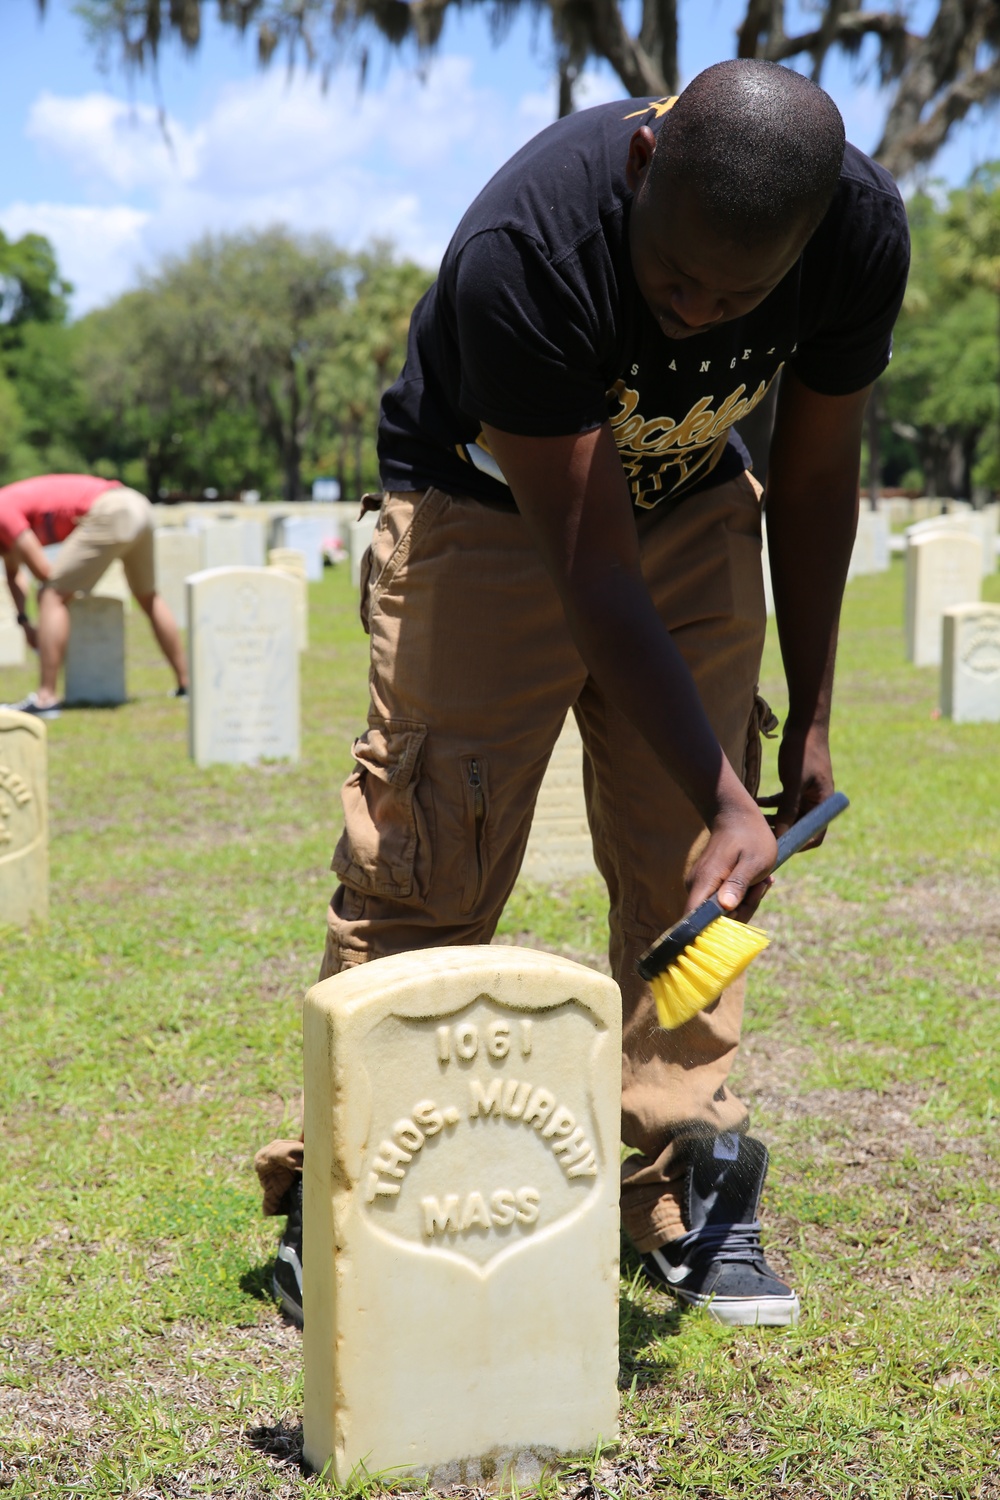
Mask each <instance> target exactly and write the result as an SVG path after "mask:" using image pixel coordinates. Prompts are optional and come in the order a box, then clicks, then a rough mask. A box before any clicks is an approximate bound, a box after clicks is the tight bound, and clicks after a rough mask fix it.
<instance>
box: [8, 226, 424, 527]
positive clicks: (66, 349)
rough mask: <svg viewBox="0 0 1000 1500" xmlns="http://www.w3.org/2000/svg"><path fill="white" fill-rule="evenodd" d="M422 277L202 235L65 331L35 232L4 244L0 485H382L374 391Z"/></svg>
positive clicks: (302, 246) (401, 346)
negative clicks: (25, 481) (80, 480)
mask: <svg viewBox="0 0 1000 1500" xmlns="http://www.w3.org/2000/svg"><path fill="white" fill-rule="evenodd" d="M432 279H433V276H432V273H430V272H428V271H426V270H424V269H423V268H422V267H420V266H417V265H415V264H414V263H413V262H411V261H407V260H405V259H400V258H399V257H397V256H396V255H395V254H394V253H393V251H392V249H391V247H389V246H388V245H386V244H379V243H376V244H372V245H370V246H369V247H368V248H367V249H365V250H363V251H361V252H359V253H350V252H348V251H346V250H344V249H342V248H341V247H339V246H338V245H337V244H335V243H334V242H333V241H332V240H331V239H329V238H328V237H326V236H324V235H311V236H303V235H296V234H292V233H290V232H289V231H287V230H285V229H281V228H273V229H269V230H265V231H263V232H258V231H250V232H246V233H242V234H232V235H220V236H214V237H213V236H209V237H206V238H204V239H202V240H201V241H199V242H198V243H197V244H195V245H194V246H193V247H192V248H191V249H190V250H188V251H187V252H186V253H185V254H184V255H181V256H175V257H170V258H167V259H165V260H164V261H163V262H162V263H161V265H160V266H159V268H158V270H157V271H156V272H155V273H153V274H151V275H149V276H146V277H144V278H143V279H142V281H141V282H140V284H139V286H138V287H137V288H136V289H135V290H133V291H129V292H126V293H125V294H124V295H123V296H120V297H118V298H116V299H115V300H114V301H113V302H111V303H110V304H109V305H108V306H107V307H104V308H101V309H99V310H97V311H94V312H91V313H88V314H87V315H86V316H85V317H82V318H80V319H78V320H77V321H75V322H70V321H69V319H68V316H67V297H68V295H69V293H70V291H71V288H70V287H69V286H68V284H67V283H66V282H65V281H64V280H63V279H62V277H61V276H60V274H59V269H58V266H57V264H56V259H55V255H54V254H53V251H52V247H51V246H50V245H49V243H48V241H46V240H45V239H44V238H43V237H42V236H40V235H25V236H24V237H23V238H22V239H20V240H16V241H11V240H8V239H6V238H4V236H3V235H2V234H0V482H3V483H7V482H10V481H11V480H12V479H17V478H23V477H26V476H28V475H30V474H37V473H45V472H57V471H73V470H86V471H90V472H96V473H103V474H107V476H108V477H109V478H111V477H114V478H121V479H124V480H125V481H126V482H127V483H129V484H131V485H133V486H135V487H136V488H137V489H140V490H142V491H143V492H144V493H146V494H149V495H151V496H154V497H155V496H168V495H171V494H184V495H200V494H203V493H204V491H205V490H206V489H211V490H216V491H218V492H219V493H220V494H224V495H231V494H236V493H238V492H240V491H245V490H258V491H260V492H261V493H263V494H265V495H269V496H278V495H280V496H282V497H284V498H287V499H293V498H297V497H300V496H302V495H303V493H306V492H307V491H308V486H309V484H310V482H311V480H312V479H313V478H315V477H319V476H324V477H334V478H337V479H339V480H340V483H341V486H342V491H343V493H344V494H345V495H354V494H358V493H361V492H362V491H363V490H364V489H365V488H375V487H377V483H378V475H377V462H376V456H375V429H376V422H377V412H378V404H379V401H380V399H381V396H382V392H383V391H384V390H385V388H386V386H387V385H388V384H390V382H391V381H392V380H393V379H394V378H395V375H396V373H397V372H398V370H399V368H400V367H401V365H402V362H403V357H404V354H405V348H406V335H407V331H408V328H409V319H410V313H411V311H412V309H413V307H414V305H415V303H416V302H417V300H418V299H419V297H420V296H421V295H422V294H423V292H424V291H425V290H426V288H427V287H428V286H429V284H430V282H431V280H432Z"/></svg>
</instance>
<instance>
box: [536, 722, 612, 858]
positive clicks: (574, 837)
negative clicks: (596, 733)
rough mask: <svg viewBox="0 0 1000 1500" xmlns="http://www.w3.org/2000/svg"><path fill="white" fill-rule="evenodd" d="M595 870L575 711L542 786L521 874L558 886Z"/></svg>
mask: <svg viewBox="0 0 1000 1500" xmlns="http://www.w3.org/2000/svg"><path fill="white" fill-rule="evenodd" d="M596 871H597V866H596V865H595V864H594V845H593V841H592V839H591V837H590V824H589V823H588V822H587V804H586V801H585V800H584V795H583V741H582V740H581V739H580V731H579V729H578V728H577V724H576V719H575V718H574V717H573V715H572V714H571V713H570V714H567V715H566V722H565V723H564V724H563V727H562V730H561V732H560V735H559V738H558V739H557V740H556V744H555V749H554V750H553V751H552V756H551V759H550V760H549V764H548V767H547V769H546V772H545V777H544V779H543V781H542V785H541V787H540V788H539V792H538V800H537V801H536V803H535V812H534V817H533V818H532V821H531V833H530V834H529V835H528V847H527V848H526V849H525V851H524V859H523V860H522V862H521V874H522V875H524V876H525V877H526V878H527V879H528V880H537V881H539V882H540V883H542V884H544V885H553V884H556V883H559V882H562V881H564V880H578V879H579V878H580V877H581V876H584V875H594V874H596Z"/></svg>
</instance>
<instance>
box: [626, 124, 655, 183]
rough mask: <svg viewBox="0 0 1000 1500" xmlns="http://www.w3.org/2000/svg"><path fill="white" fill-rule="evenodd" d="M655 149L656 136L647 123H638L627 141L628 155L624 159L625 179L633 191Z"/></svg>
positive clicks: (644, 172) (644, 173) (643, 174)
mask: <svg viewBox="0 0 1000 1500" xmlns="http://www.w3.org/2000/svg"><path fill="white" fill-rule="evenodd" d="M655 150H656V136H655V135H654V134H653V132H652V131H651V130H650V128H649V126H648V125H640V126H639V129H638V130H636V131H635V132H634V133H633V135H632V139H631V140H630V141H629V143H628V157H627V158H626V161H625V181H626V182H627V183H628V185H629V188H630V189H631V191H632V192H633V193H634V192H635V191H636V189H637V188H638V186H639V184H640V182H641V181H642V179H643V177H644V176H645V175H646V170H647V168H648V167H649V164H650V162H651V161H652V159H653V152H654V151H655Z"/></svg>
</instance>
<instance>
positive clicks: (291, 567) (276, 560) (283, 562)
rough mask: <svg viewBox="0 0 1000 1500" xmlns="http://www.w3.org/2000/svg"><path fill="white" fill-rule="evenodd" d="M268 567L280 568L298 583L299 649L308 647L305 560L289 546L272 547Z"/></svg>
mask: <svg viewBox="0 0 1000 1500" xmlns="http://www.w3.org/2000/svg"><path fill="white" fill-rule="evenodd" d="M267 565H268V567H269V568H280V570H281V572H282V573H287V574H288V576H289V578H294V579H295V582H296V583H297V584H298V602H297V605H296V611H297V613H296V618H297V619H298V622H299V650H300V651H306V650H308V647H309V581H308V579H307V578H306V560H305V557H304V556H303V555H302V553H301V552H296V551H295V550H294V549H293V548H291V547H272V548H271V550H270V551H269V552H268V554H267Z"/></svg>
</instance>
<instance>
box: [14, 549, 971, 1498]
mask: <svg viewBox="0 0 1000 1500" xmlns="http://www.w3.org/2000/svg"><path fill="white" fill-rule="evenodd" d="M997 585H998V580H997V578H996V577H993V578H990V579H987V580H986V592H987V597H990V598H994V599H996V598H998V597H1000V589H998V587H997ZM310 603H311V612H310V641H311V645H310V649H309V651H308V652H307V653H306V654H305V656H304V659H303V679H302V707H303V758H302V762H301V764H300V765H298V766H295V767H282V766H277V765H263V766H260V767H257V768H246V767H244V768H237V767H214V768H211V769H207V770H202V771H199V770H197V769H196V768H195V767H193V766H192V764H191V763H190V761H189V760H188V758H187V749H186V709H185V705H184V704H183V703H178V702H176V701H173V700H170V699H169V698H168V697H167V690H168V688H169V682H168V681H167V678H166V673H165V669H164V668H163V666H162V663H161V662H160V661H159V658H158V657H157V655H156V653H155V648H154V647H153V646H152V644H151V641H150V639H149V632H148V628H147V627H146V625H145V621H144V620H143V619H142V618H141V616H140V615H139V614H138V612H133V615H132V616H131V618H130V620H129V624H128V632H129V646H128V649H129V661H128V674H129V676H128V681H129V688H130V692H131V693H132V695H133V696H132V699H131V701H130V702H129V703H128V704H127V705H126V706H125V707H123V708H121V709H118V710H116V711H114V712H113V713H110V712H106V711H100V710H95V711H93V712H91V711H85V712H83V711H81V712H74V713H67V714H65V715H64V716H63V718H62V719H61V720H59V721H58V722H56V723H54V724H53V725H52V726H51V730H50V733H49V750H50V790H51V803H52V823H53V845H52V851H53V860H52V869H53V891H52V896H53V900H52V911H53V919H52V923H51V926H50V927H49V929H48V930H47V932H46V933H45V934H44V936H42V935H38V934H33V935H23V934H19V933H11V932H4V933H3V934H2V936H0V948H2V952H3V964H2V968H0V1035H2V1038H3V1063H4V1065H3V1068H2V1070H0V1153H2V1158H3V1162H4V1171H3V1173H2V1174H0V1493H3V1494H4V1495H5V1496H6V1495H9V1496H11V1497H12V1500H14V1497H16V1500H22V1497H23V1500H29V1497H30V1500H37V1497H39V1496H48V1495H70V1496H76V1495H80V1496H83V1495H87V1496H97V1497H105V1496H107V1497H112V1496H121V1497H126V1496H127V1497H130V1500H154V1497H156V1500H158V1497H167V1496H170V1497H187V1496H200V1495H205V1494H212V1495H225V1496H227V1497H229V1500H263V1497H269V1500H270V1497H278V1500H299V1497H304V1496H319V1495H321V1494H326V1493H329V1491H328V1489H327V1487H326V1486H325V1485H322V1484H321V1483H320V1482H319V1481H317V1480H315V1479H304V1478H303V1477H302V1474H301V1472H300V1469H299V1455H300V1452H301V1435H302V1427H301V1423H302V1385H301V1345H300V1340H299V1335H298V1332H297V1331H296V1330H295V1329H294V1328H292V1327H290V1325H288V1324H287V1323H285V1322H284V1320H283V1319H282V1318H281V1317H280V1315H279V1314H278V1313H277V1312H276V1310H275V1308H274V1305H273V1303H272V1301H271V1299H270V1296H269V1292H268V1279H269V1268H270V1265H271V1261H272V1259H273V1255H274V1248H275V1243H276V1239H277V1233H278V1229H279V1227H280V1224H279V1222H277V1221H274V1220H271V1221H262V1220H261V1218H260V1217H259V1212H260V1203H259V1194H258V1190H257V1185H256V1181H255V1178H254V1174H253V1170H252V1155H253V1152H254V1150H255V1149H256V1147H257V1146H259V1145H260V1144H262V1143H263V1142H264V1141H266V1140H268V1139H270V1138H271V1137H272V1136H275V1135H278V1134H282V1135H286V1134H291V1133H292V1131H293V1130H294V1129H295V1128H296V1126H297V1122H298V1106H299V1096H300V1089H301V1036H300V1029H299V1010H300V1004H301V997H302V995H303V993H304V991H305V989H306V988H307V987H308V985H310V984H311V983H312V982H313V981H314V979H315V976H316V971H317V966H318V961H319V956H320V952H321V949H322V944H323V937H324V925H325V924H324V913H325V905H326V901H327V898H328V896H329V891H330V882H331V876H330V874H329V869H328V866H329V860H330V853H331V850H332V848H333V844H334V842H335V840H336V837H337V834H338V831H339V829H338V823H339V816H340V814H339V798H338V787H339V783H340V781H341V779H342V778H343V776H344V775H346V773H347V771H348V770H349V768H350V751H349V746H350V742H351V739H352V738H353V736H354V735H355V734H357V733H358V732H359V730H360V729H361V728H363V726H364V724H365V721H366V712H367V707H368V687H367V682H368V678H367V642H366V639H365V637H364V635H363V633H362V631H361V628H360V626H359V625H358V623H357V614H356V600H355V598H354V597H353V593H352V590H351V588H350V584H349V580H348V579H347V577H346V574H345V572H344V571H342V570H339V569H338V570H337V571H336V572H335V573H330V572H328V573H327V575H326V577H325V578H324V580H323V582H322V583H321V584H314V585H311V587H310ZM902 619H903V588H902V569H901V567H900V565H899V564H898V563H895V564H894V567H893V571H892V573H891V574H889V575H886V576H883V577H878V578H862V579H858V580H855V581H854V582H852V583H851V584H850V585H849V586H848V590H847V597H846V604H845V610H844V619H843V625H842V630H841V648H840V671H839V676H838V697H837V704H838V708H837V714H836V716H835V719H834V731H833V735H834V738H833V753H834V763H835V767H836V770H837V779H838V783H839V785H841V786H843V787H844V789H845V790H846V791H847V792H848V793H849V794H850V796H851V798H852V804H853V805H852V812H851V818H850V820H849V822H848V820H846V819H845V820H844V821H843V825H842V826H839V827H838V828H837V830H836V837H835V838H833V837H831V838H830V839H828V840H827V842H826V844H825V845H824V846H823V848H822V849H820V850H817V851H814V852H811V853H808V854H803V855H802V856H800V857H799V858H798V859H797V860H796V861H795V862H794V865H793V866H792V867H791V868H790V869H789V870H788V871H787V872H782V874H781V876H780V878H779V880H778V881H777V883H776V886H775V889H774V890H773V891H772V892H771V893H770V894H769V896H768V897H767V899H766V901H765V903H764V906H763V907H762V917H765V919H766V925H767V928H768V931H769V932H770V935H771V939H772V942H771V946H770V948H769V949H768V951H767V952H766V953H764V954H762V955H761V957H760V959H759V960H757V962H756V963H755V964H754V965H753V967H752V969H751V970H750V975H749V984H748V998H747V1008H746V1023H745V1039H744V1045H743V1047H742V1048H741V1052H740V1059H739V1061H738V1064H737V1070H736V1072H735V1074H734V1077H733V1087H734V1088H735V1089H736V1090H737V1092H738V1093H739V1095H740V1096H741V1097H742V1098H743V1099H745V1100H746V1102H747V1103H748V1104H749V1106H750V1108H751V1110H752V1114H753V1126H754V1129H755V1131H756V1133H757V1134H759V1135H760V1136H762V1137H763V1138H764V1139H765V1140H766V1142H767V1144H768V1146H769V1148H770V1150H771V1157H772V1160H771V1170H770V1175H769V1177H768V1183H767V1188H766V1193H765V1198H764V1203H763V1219H764V1224H765V1244H766V1247H767V1253H768V1257H769V1259H770V1260H771V1262H772V1264H773V1265H774V1266H775V1269H776V1270H777V1271H778V1272H779V1274H782V1275H787V1276H788V1277H790V1278H791V1280H792V1281H793V1282H794V1284H795V1286H796V1288H797V1290H798V1292H799V1294H800V1297H801V1299H802V1304H803V1318H802V1322H801V1324H800V1325H799V1327H798V1328H796V1329H792V1330H787V1331H780V1330H766V1329H762V1330H754V1329H744V1330H726V1329H722V1328H719V1327H717V1326H716V1325H714V1324H712V1323H711V1322H710V1321H709V1320H708V1319H706V1318H704V1317H702V1316H698V1315H694V1316H688V1315H683V1316H682V1315H680V1314H679V1313H678V1312H677V1310H676V1308H675V1307H674V1305H673V1303H672V1302H671V1300H670V1298H669V1297H668V1296H667V1295H666V1294H664V1293H661V1292H659V1291H655V1290H652V1289H650V1288H648V1287H646V1286H645V1285H644V1284H643V1281H642V1279H641V1277H640V1276H639V1275H638V1274H637V1271H638V1267H637V1265H636V1263H635V1261H634V1259H633V1258H632V1256H631V1254H630V1252H628V1251H626V1253H625V1256H624V1259H623V1268H622V1269H623V1276H622V1283H621V1291H622V1298H621V1381H620V1388H621V1412H622V1431H621V1438H620V1441H619V1442H618V1443H616V1444H613V1445H601V1446H600V1447H598V1448H595V1451H594V1452H593V1453H592V1454H590V1455H588V1456H587V1458H586V1461H585V1462H583V1461H581V1462H580V1463H577V1464H573V1463H570V1464H567V1465H566V1467H565V1468H564V1469H563V1470H562V1471H561V1472H560V1473H558V1474H556V1475H554V1476H552V1478H551V1480H550V1481H549V1482H548V1483H547V1485H546V1489H547V1491H548V1493H550V1494H552V1495H559V1496H564V1497H580V1500H597V1497H606V1496H610V1497H617V1496H620V1497H622V1500H640V1497H643V1500H645V1497H664V1500H675V1497H691V1500H731V1497H738V1500H742V1497H751V1496H752V1497H754V1500H790V1497H795V1500H820V1497H824V1500H825V1497H829V1500H844V1497H848V1496H854V1497H859V1500H860V1497H864V1500H959V1497H961V1500H1000V1478H998V1468H1000V1466H998V1463H997V1456H996V1391H997V1386H998V1376H1000V1355H998V1345H997V1326H998V1322H1000V1297H998V1286H1000V1276H998V1270H1000V1230H998V1223H1000V1213H998V1208H1000V1165H998V1160H997V1152H996V1150H995V1136H996V1099H997V1098H998V1097H1000V1078H998V1066H1000V1006H998V1005H997V1003H996V1002H997V973H998V972H1000V894H998V887H997V880H996V870H997V867H998V862H1000V820H998V819H997V818H996V816H995V807H996V732H995V727H993V726H990V725H954V724H950V723H949V722H948V721H946V720H938V719H935V718H934V717H933V711H934V709H935V708H936V703H937V676H936V673H935V672H933V671H930V670H915V669H913V668H911V667H908V666H907V665H906V664H905V663H904V661H903V649H902ZM33 677H34V669H31V670H25V671H20V670H7V669H0V696H2V697H3V698H5V699H14V698H18V697H21V696H23V694H24V693H25V692H27V691H28V690H29V688H30V687H32V686H33ZM761 687H762V691H763V692H764V694H765V696H766V697H768V698H769V699H770V700H771V701H772V703H774V705H775V707H776V708H777V709H778V710H779V712H780V709H781V690H780V678H779V672H778V662H777V655H776V651H775V650H774V648H773V646H771V645H769V647H768V652H767V657H766V660H765V666H764V672H763V676H762V683H761ZM773 789H774V780H773V767H768V768H766V770H765V790H767V791H773ZM606 932H607V924H606V901H605V897H604V895H603V891H602V889H601V887H600V883H599V882H598V881H597V879H596V878H595V879H593V880H591V881H584V882H580V883H579V884H578V885H574V886H573V887H572V888H571V889H568V890H565V891H558V890H557V891H552V890H542V889H540V888H538V887H529V886H526V885H520V886H518V887H517V889H516V890H515V891H514V893H513V896H512V898H511V900H510V902H509V903H508V907H507V911H506V913H505V915H504V918H503V922H502V924H501V929H500V932H499V934H498V940H499V941H501V942H522V943H527V944H530V945H531V946H533V947H550V948H553V949H555V950H558V951H561V952H564V953H566V954H567V955H568V956H570V957H573V958H577V959H579V960H581V961H583V962H585V963H592V964H595V965H596V966H597V967H602V968H605V969H606V966H607V961H606V957H605V954H604V945H605V941H606ZM404 1489H405V1490H413V1489H417V1490H419V1489H420V1486H419V1485H408V1486H403V1485H399V1484H393V1483H392V1481H391V1480H390V1478H389V1477H388V1476H383V1478H382V1479H379V1478H378V1477H373V1476H359V1477H358V1482H357V1484H356V1485H355V1486H354V1492H355V1493H357V1494H359V1495H360V1494H368V1495H373V1496H374V1495H378V1494H381V1493H383V1492H385V1491H401V1490H404ZM466 1493H467V1494H468V1495H470V1496H471V1495H472V1494H473V1493H475V1491H474V1490H467V1492H466Z"/></svg>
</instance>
